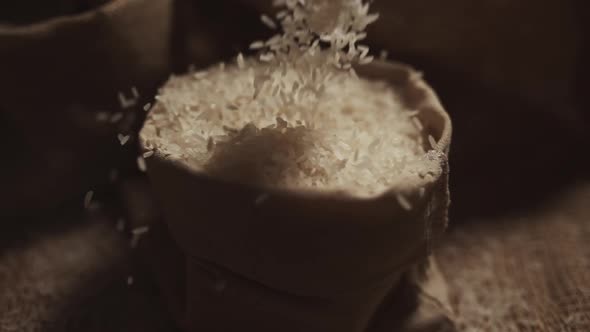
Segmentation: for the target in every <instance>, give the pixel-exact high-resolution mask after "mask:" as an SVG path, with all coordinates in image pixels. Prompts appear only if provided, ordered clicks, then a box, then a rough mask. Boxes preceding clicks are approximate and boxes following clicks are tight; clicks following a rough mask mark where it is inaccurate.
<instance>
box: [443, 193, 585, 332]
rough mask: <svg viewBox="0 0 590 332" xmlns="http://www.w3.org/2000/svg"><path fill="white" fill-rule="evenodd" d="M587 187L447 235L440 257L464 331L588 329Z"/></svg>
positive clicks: (550, 331) (503, 331) (537, 331)
mask: <svg viewBox="0 0 590 332" xmlns="http://www.w3.org/2000/svg"><path fill="white" fill-rule="evenodd" d="M588 202H590V187H588V186H586V187H585V188H584V189H579V190H577V191H575V192H570V193H567V194H564V195H563V197H562V198H560V200H559V201H558V202H555V203H551V204H549V206H548V207H541V206H540V210H539V211H535V212H530V213H526V214H524V215H521V216H517V217H514V218H507V219H503V220H488V221H481V222H479V223H476V224H473V225H470V226H467V227H465V228H463V229H460V230H457V231H455V232H452V233H451V235H450V237H449V238H447V241H446V245H445V246H444V247H443V248H442V250H441V251H440V252H439V255H438V258H439V260H440V262H441V268H442V269H443V272H444V274H445V275H446V277H447V280H448V282H449V284H450V285H449V286H450V288H451V289H452V298H451V301H452V303H453V306H454V307H455V308H456V312H457V316H458V318H459V321H460V325H461V329H462V330H463V331H474V332H475V331H498V332H511V331H531V332H532V331H535V332H542V331H546V332H554V331H590V206H589V205H588Z"/></svg>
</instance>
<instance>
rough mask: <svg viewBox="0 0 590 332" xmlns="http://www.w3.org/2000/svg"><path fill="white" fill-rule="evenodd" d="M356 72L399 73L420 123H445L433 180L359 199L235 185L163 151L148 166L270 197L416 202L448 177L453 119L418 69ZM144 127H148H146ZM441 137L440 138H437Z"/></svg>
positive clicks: (340, 193) (388, 65)
mask: <svg viewBox="0 0 590 332" xmlns="http://www.w3.org/2000/svg"><path fill="white" fill-rule="evenodd" d="M357 68H358V69H357V71H358V72H359V74H360V75H361V76H362V75H363V73H364V72H366V69H364V68H374V70H377V71H379V69H385V70H389V71H391V70H393V71H396V72H397V74H400V77H398V78H397V80H398V82H390V83H393V85H394V86H396V87H397V86H399V88H400V89H402V90H404V91H406V92H410V94H417V96H414V97H410V98H417V99H418V101H419V102H418V103H416V104H413V103H415V101H414V102H412V101H408V100H407V99H408V98H406V100H405V102H406V103H412V105H410V106H412V108H413V109H416V110H418V111H420V113H419V114H418V117H419V118H420V120H423V121H424V120H427V118H429V117H440V118H441V119H442V121H441V123H442V126H443V127H442V130H441V132H440V135H436V136H435V135H433V137H434V138H435V141H436V142H437V146H436V147H435V150H436V156H435V157H436V158H437V159H438V162H439V168H438V169H433V171H434V175H435V176H433V177H430V178H423V179H416V180H415V181H413V182H411V183H401V184H397V185H393V186H391V187H389V188H388V189H387V190H385V191H382V192H379V193H376V194H374V195H366V196H360V195H355V194H354V193H353V192H351V191H344V190H314V189H308V188H288V189H287V188H276V187H265V186H257V185H251V184H244V183H237V184H236V183H232V182H230V181H227V180H224V179H219V178H213V177H210V176H208V175H207V174H205V173H204V172H202V171H199V170H196V169H193V168H191V167H189V166H187V165H185V164H184V163H182V162H178V161H175V160H170V159H168V158H166V156H165V155H164V154H163V153H162V152H161V151H158V150H156V151H154V152H155V153H154V155H153V156H152V157H150V158H149V159H148V160H147V164H148V166H149V165H150V163H151V160H150V159H158V161H161V162H164V163H168V164H170V166H172V167H177V168H180V169H182V170H183V171H186V172H188V173H190V174H191V175H192V176H194V177H197V178H202V179H205V180H208V181H215V182H217V183H219V184H222V185H229V184H235V185H237V186H240V187H244V188H247V189H249V190H252V191H260V192H265V193H268V194H269V195H281V196H283V195H290V196H292V197H294V198H308V199H309V198H311V199H314V198H319V199H326V200H338V201H342V202H348V203H353V202H366V201H379V200H381V199H384V198H386V197H388V196H390V195H396V194H397V193H403V194H405V195H409V197H407V198H408V199H409V200H410V202H413V201H416V200H417V199H419V197H418V196H420V195H418V191H419V190H420V188H424V189H426V190H427V191H428V190H429V189H431V188H432V186H433V185H434V184H436V183H437V182H439V181H440V178H441V177H443V176H446V173H447V170H446V169H447V167H448V160H447V155H448V153H449V150H450V143H451V136H452V124H451V118H450V116H449V115H448V113H447V112H446V111H445V110H444V108H443V106H442V104H441V102H440V100H439V98H438V96H437V95H436V93H435V92H434V91H433V90H432V88H430V87H429V86H428V84H427V83H426V82H425V81H424V80H423V79H422V77H421V74H420V73H419V72H417V71H416V70H415V69H413V68H412V67H410V66H408V65H405V64H401V63H397V62H385V61H374V62H373V63H372V64H371V65H369V66H363V67H357ZM380 79H381V80H383V77H380ZM159 107H160V104H159V103H157V104H156V105H154V107H153V108H152V110H151V111H150V112H154V111H157V110H158V109H159ZM149 121H151V119H150V118H149V116H148V119H147V120H146V122H149ZM144 128H145V126H144ZM427 134H434V133H427ZM437 136H438V137H437ZM139 139H140V144H141V148H142V149H143V151H144V152H145V151H148V150H149V149H147V147H146V143H147V141H148V140H149V138H148V137H146V133H145V130H143V129H142V130H141V132H140V133H139ZM148 173H149V167H148Z"/></svg>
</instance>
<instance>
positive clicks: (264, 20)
mask: <svg viewBox="0 0 590 332" xmlns="http://www.w3.org/2000/svg"><path fill="white" fill-rule="evenodd" d="M260 21H262V23H264V25H266V26H267V27H268V28H270V29H272V30H276V29H277V24H276V23H275V22H274V21H273V20H272V18H270V17H268V16H266V15H264V14H263V15H262V16H260Z"/></svg>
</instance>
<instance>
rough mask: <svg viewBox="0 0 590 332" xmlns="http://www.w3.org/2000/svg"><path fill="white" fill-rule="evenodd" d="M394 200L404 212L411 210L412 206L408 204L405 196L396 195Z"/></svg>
mask: <svg viewBox="0 0 590 332" xmlns="http://www.w3.org/2000/svg"><path fill="white" fill-rule="evenodd" d="M395 198H396V199H397V202H398V203H399V205H400V206H401V207H402V208H403V209H404V210H406V211H410V210H412V204H410V202H409V201H408V199H407V198H406V197H405V196H403V195H402V194H396V195H395Z"/></svg>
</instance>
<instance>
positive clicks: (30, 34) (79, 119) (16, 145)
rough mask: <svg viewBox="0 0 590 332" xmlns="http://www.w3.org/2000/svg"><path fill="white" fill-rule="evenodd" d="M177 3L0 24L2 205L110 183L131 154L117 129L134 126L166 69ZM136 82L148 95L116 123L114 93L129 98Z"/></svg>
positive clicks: (122, 0)
mask: <svg viewBox="0 0 590 332" xmlns="http://www.w3.org/2000/svg"><path fill="white" fill-rule="evenodd" d="M81 2H82V1H81ZM171 11H172V0H116V1H110V2H108V3H106V4H104V5H101V6H98V7H96V8H95V9H93V10H90V11H87V12H84V13H81V14H75V15H71V16H58V17H55V18H53V19H49V20H46V21H41V22H39V23H34V24H30V25H0V72H1V73H2V78H1V79H0V91H1V92H0V94H1V97H0V118H1V120H2V123H0V132H2V134H1V136H2V138H3V140H2V141H3V142H4V143H5V145H6V150H4V151H3V155H4V157H3V158H2V164H3V165H2V172H0V182H1V183H2V186H0V215H5V214H23V213H30V212H32V211H35V210H38V209H48V208H52V207H55V206H56V205H58V204H59V203H62V202H64V201H65V200H67V199H68V198H73V197H75V196H76V195H81V194H83V193H84V192H86V191H87V190H89V189H92V188H95V187H96V186H97V185H99V184H101V183H107V182H108V180H109V171H110V169H111V168H115V167H117V166H118V165H119V164H120V163H121V160H122V158H123V157H124V156H126V155H129V156H130V157H131V158H133V156H134V153H133V152H131V153H129V152H130V149H129V147H128V148H127V149H123V148H121V146H120V144H119V143H118V141H117V133H119V132H122V133H125V134H127V133H132V132H133V124H134V122H135V119H134V118H135V117H138V116H140V114H143V113H144V112H143V111H142V110H141V107H142V106H143V102H144V101H145V100H147V98H149V97H150V96H151V95H153V91H155V88H156V87H157V85H158V84H160V83H161V81H162V80H163V79H165V78H166V77H167V75H168V74H169V72H170V69H169V62H170V61H169V57H170V55H169V52H170V51H169V49H170V47H169V45H168V44H169V42H170V38H169V34H170V32H171V31H170V30H171V29H170V25H171V16H172V15H171ZM132 86H136V87H137V89H138V91H139V92H140V93H141V95H142V96H144V97H145V98H141V99H140V100H139V101H138V102H137V107H136V108H130V109H128V110H127V112H126V113H125V116H124V118H123V119H122V120H121V121H119V122H118V123H116V124H114V123H112V122H111V121H110V118H111V117H112V116H113V115H114V114H115V113H116V112H120V111H121V107H120V105H119V100H118V98H117V93H118V92H119V91H122V92H124V93H125V94H126V98H131V96H132V92H131V87H132ZM135 109H137V110H138V112H137V113H134V112H133V111H134V110H135ZM139 110H141V111H139ZM101 113H104V114H101ZM99 114H101V115H99ZM101 116H102V118H101ZM136 125H137V124H136ZM136 129H137V128H136ZM129 145H130V146H133V144H132V142H131V143H130V144H129Z"/></svg>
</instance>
